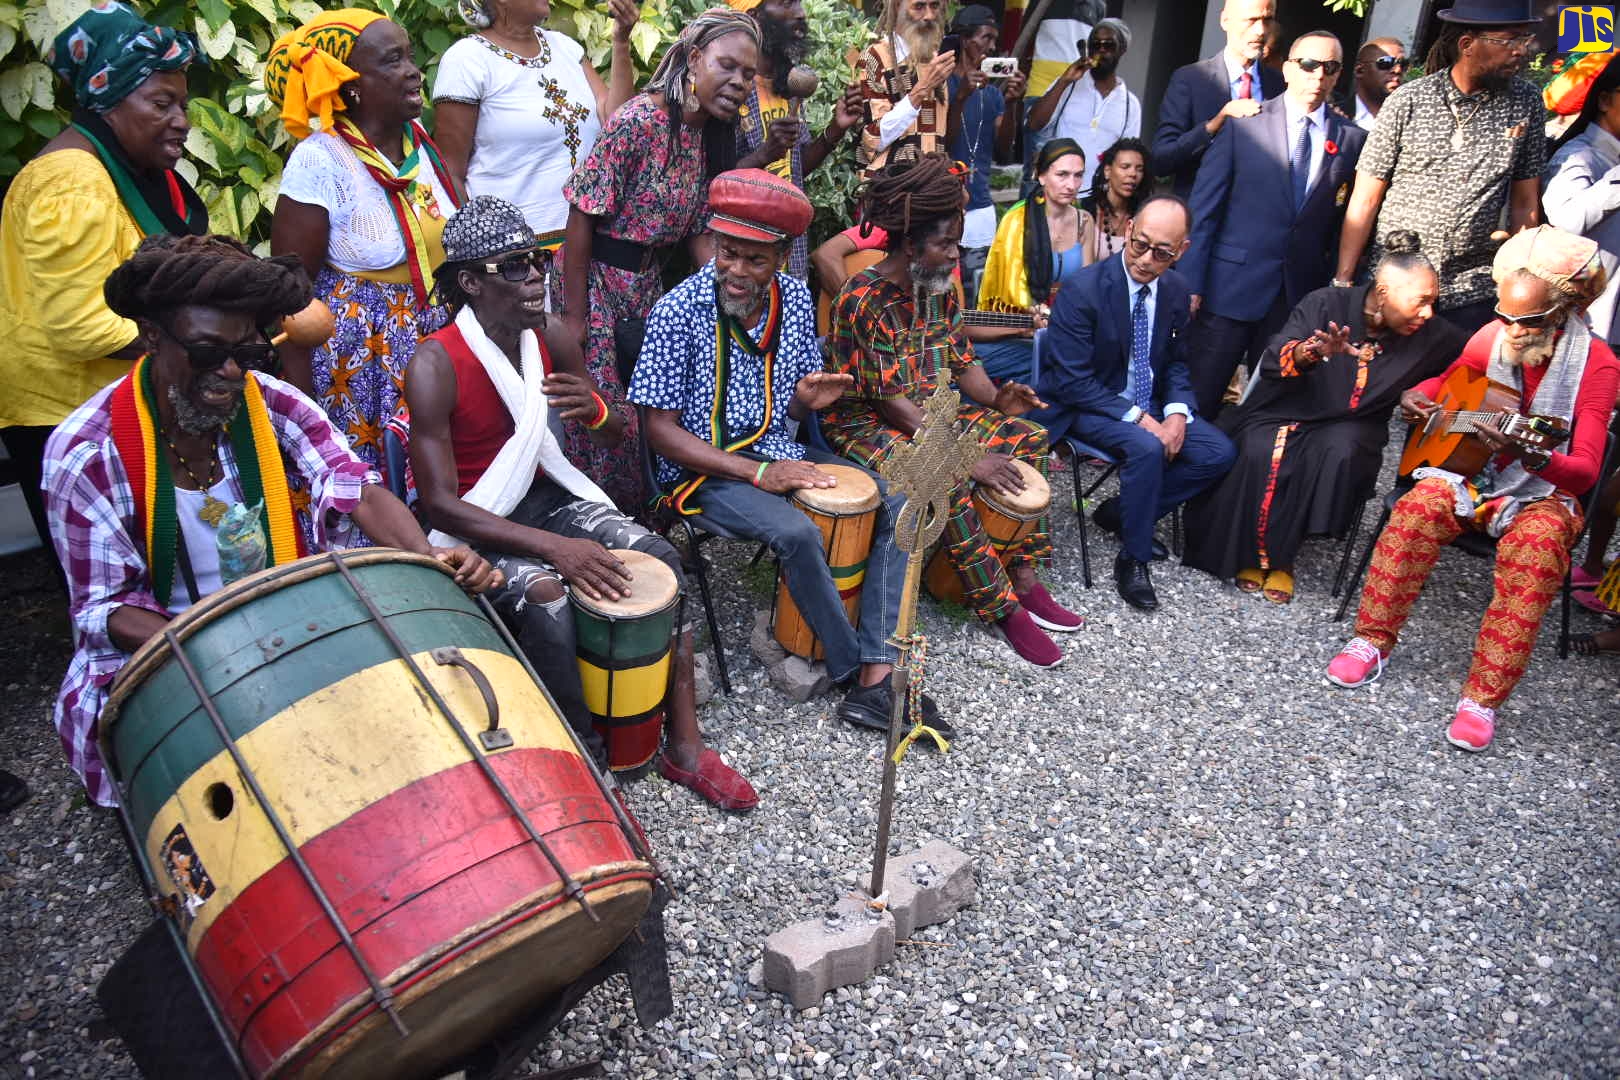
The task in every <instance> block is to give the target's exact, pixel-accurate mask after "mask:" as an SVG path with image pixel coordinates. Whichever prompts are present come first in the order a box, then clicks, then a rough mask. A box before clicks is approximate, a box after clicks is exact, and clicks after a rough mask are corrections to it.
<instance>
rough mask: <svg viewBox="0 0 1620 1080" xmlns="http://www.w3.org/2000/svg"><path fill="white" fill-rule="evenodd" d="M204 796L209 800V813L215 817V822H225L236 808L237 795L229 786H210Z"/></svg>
mask: <svg viewBox="0 0 1620 1080" xmlns="http://www.w3.org/2000/svg"><path fill="white" fill-rule="evenodd" d="M203 795H204V797H205V798H206V799H207V800H208V812H209V813H210V814H212V815H214V820H215V821H224V820H225V819H226V818H228V817H230V816H231V811H232V810H233V809H235V808H236V795H235V793H234V792H232V791H231V789H230V786H229V785H227V784H210V785H208V790H207V791H206V792H204V793H203Z"/></svg>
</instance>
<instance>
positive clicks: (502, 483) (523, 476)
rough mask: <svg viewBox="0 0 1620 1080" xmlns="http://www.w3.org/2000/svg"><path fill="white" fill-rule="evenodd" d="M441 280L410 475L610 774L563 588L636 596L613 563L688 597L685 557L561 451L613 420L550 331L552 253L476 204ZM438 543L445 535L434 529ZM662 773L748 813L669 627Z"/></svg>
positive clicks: (450, 236)
mask: <svg viewBox="0 0 1620 1080" xmlns="http://www.w3.org/2000/svg"><path fill="white" fill-rule="evenodd" d="M444 248H445V263H444V265H443V266H441V267H440V269H439V270H438V271H437V273H436V274H435V278H436V280H437V283H438V291H439V294H440V296H442V297H443V298H444V300H445V301H446V302H447V303H448V304H449V305H450V307H451V309H452V310H453V311H454V312H455V318H454V320H453V321H452V322H451V324H450V325H449V326H447V327H445V328H444V329H443V330H441V331H439V332H438V333H436V334H433V335H431V336H429V337H428V338H426V339H424V340H423V342H422V344H421V345H420V346H418V348H417V352H416V358H415V360H414V361H413V362H412V364H411V367H410V370H409V371H408V373H407V375H406V379H405V400H406V403H407V404H408V405H409V407H410V411H411V441H410V458H411V468H412V470H413V472H414V473H415V476H416V485H417V492H418V495H419V498H420V506H421V509H422V511H423V513H424V514H425V515H426V516H427V518H428V520H429V521H430V523H431V524H432V525H433V526H434V527H435V529H436V530H438V531H440V532H443V533H445V534H448V535H451V536H456V537H460V538H462V539H463V540H465V541H466V542H467V543H468V544H470V545H471V546H472V547H473V549H474V550H476V551H478V552H481V553H484V554H485V555H486V557H487V558H488V559H489V561H490V562H491V563H493V564H494V565H496V566H497V567H499V568H500V569H501V570H502V571H503V573H505V575H506V584H505V585H504V586H503V587H502V588H501V589H499V590H497V591H495V592H493V593H492V594H491V597H490V598H491V601H492V602H493V603H494V605H495V608H496V610H497V611H498V612H500V614H501V617H502V618H503V619H505V620H506V621H507V623H508V624H509V625H510V626H511V627H512V629H513V632H514V634H515V635H516V636H517V639H518V643H519V644H520V645H521V646H522V647H523V650H524V652H525V653H527V654H528V657H529V661H530V663H532V664H533V665H534V668H535V670H536V671H537V672H538V673H539V675H540V677H541V679H542V680H543V681H544V682H545V684H546V688H547V689H548V690H550V691H551V695H552V697H553V698H555V699H556V701H557V705H558V707H559V708H560V709H561V710H562V712H563V715H564V717H565V718H566V719H567V720H568V723H569V724H570V725H571V726H572V727H573V728H574V730H575V731H576V732H577V733H578V734H579V736H580V738H581V740H582V741H583V742H584V743H585V744H586V745H587V746H588V747H589V749H590V751H591V753H592V754H593V755H594V756H595V757H596V759H597V761H598V763H599V764H601V765H603V766H604V767H605V766H606V763H607V755H606V747H605V746H604V744H603V742H602V740H601V738H600V737H599V736H598V735H597V734H596V732H595V730H594V728H593V726H592V723H591V714H590V711H589V709H587V707H586V703H585V693H584V688H583V686H582V684H581V681H580V675H579V669H578V667H577V665H576V662H575V632H574V615H573V611H572V610H571V608H570V606H569V602H568V595H567V591H566V590H567V589H573V590H577V591H579V592H581V593H583V594H584V595H585V596H587V597H589V598H591V599H592V600H615V599H619V598H621V597H626V596H628V595H629V582H630V577H631V575H630V571H629V570H628V569H626V567H625V565H624V563H623V562H622V561H620V560H619V559H618V558H617V557H616V556H615V555H614V554H613V552H614V551H627V550H633V551H639V552H644V553H646V554H648V555H651V556H653V557H655V558H657V559H659V560H661V561H662V562H663V563H664V564H665V565H666V566H668V567H669V568H670V570H672V571H673V572H674V574H675V580H676V582H677V583H678V584H679V585H680V586H681V587H682V588H683V589H684V581H683V579H682V575H681V561H680V556H679V555H678V554H677V553H676V551H675V549H674V548H673V547H672V546H671V545H670V544H669V542H668V541H667V540H665V539H664V538H663V537H661V536H658V535H657V534H655V533H652V532H650V531H648V530H647V529H645V528H643V527H642V526H641V525H639V524H637V523H636V522H635V521H634V520H632V519H631V518H629V517H627V516H625V515H624V514H621V513H620V512H619V511H618V509H617V508H615V507H614V505H613V503H612V501H611V500H609V498H608V497H607V495H606V494H604V493H603V492H602V490H601V489H600V488H599V487H597V486H596V484H595V483H594V482H593V481H592V480H591V478H589V477H587V476H585V475H584V474H583V473H581V472H580V471H579V470H578V469H577V468H575V467H574V465H573V464H572V463H571V462H570V461H569V460H568V459H567V458H566V457H565V456H564V455H563V452H562V450H561V448H560V444H559V441H558V438H557V432H558V431H560V430H561V424H563V423H574V424H582V425H584V427H585V428H586V429H587V430H588V431H589V432H590V437H591V439H592V440H593V441H596V442H599V443H601V444H602V445H607V446H611V445H613V444H616V443H617V442H618V441H619V440H620V439H621V438H622V437H623V435H624V432H623V430H622V428H621V426H620V422H619V419H618V417H617V415H615V414H614V413H613V412H612V410H610V409H608V408H607V407H606V405H605V404H604V403H603V401H602V398H601V396H600V395H599V394H598V393H597V392H596V387H595V384H594V382H593V381H592V379H591V376H590V375H589V374H588V373H587V371H586V368H585V361H584V357H583V355H582V354H581V353H580V350H579V344H578V342H577V341H575V340H572V339H571V338H570V336H569V335H568V334H567V333H566V331H565V330H564V329H563V327H562V325H561V323H560V322H551V323H549V324H548V322H547V319H546V298H547V292H548V285H549V274H550V254H549V253H548V252H546V251H543V250H541V249H540V247H539V246H538V244H537V243H536V240H535V236H534V233H533V232H532V231H531V230H530V228H529V226H528V224H527V223H526V222H525V221H524V218H523V214H522V212H521V211H520V210H518V208H517V207H515V206H513V205H512V204H510V203H508V202H506V201H504V200H502V199H498V198H494V197H492V196H487V195H486V196H479V197H478V198H475V199H473V200H471V201H470V202H468V203H467V204H466V205H465V206H463V207H462V208H461V209H460V210H458V211H457V212H456V213H455V214H454V215H452V216H451V218H450V220H449V222H448V223H446V225H445V230H444ZM435 535H438V533H437V532H436V533H435ZM677 639H678V640H677V646H676V649H675V656H674V678H673V680H672V685H671V687H670V690H669V696H668V698H667V700H666V702H665V715H666V716H667V717H668V721H667V724H666V741H665V744H664V748H663V752H662V753H661V755H660V756H659V766H658V767H659V771H660V772H661V773H662V774H663V775H664V776H665V777H667V778H669V779H671V780H673V781H675V782H676V783H679V784H683V785H685V786H686V787H689V788H691V789H692V790H693V791H696V792H697V793H698V794H700V795H702V796H703V797H704V798H705V799H707V800H708V801H710V802H711V803H713V804H714V805H716V806H718V807H720V808H721V809H725V810H750V809H752V808H753V807H754V806H756V805H757V804H758V802H759V797H758V796H757V795H756V794H755V793H754V789H753V788H752V787H751V786H750V785H749V783H748V781H747V780H745V779H743V777H742V776H741V775H739V774H738V773H737V772H736V771H735V770H733V769H732V768H731V767H730V766H728V765H726V764H725V762H723V761H722V760H721V759H720V755H719V754H717V753H716V752H715V751H713V750H711V749H709V748H707V747H706V746H705V745H704V743H703V737H702V734H701V733H700V732H699V730H698V723H697V705H696V702H695V700H694V697H693V679H692V634H691V632H690V631H689V630H688V629H686V628H685V627H682V628H679V629H678V630H677Z"/></svg>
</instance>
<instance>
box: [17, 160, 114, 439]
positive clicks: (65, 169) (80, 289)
mask: <svg viewBox="0 0 1620 1080" xmlns="http://www.w3.org/2000/svg"><path fill="white" fill-rule="evenodd" d="M140 242H141V231H140V229H139V228H138V227H137V226H136V224H135V219H134V218H132V217H130V215H129V211H127V210H125V209H124V204H123V202H122V201H121V200H120V199H119V198H118V191H117V189H115V188H114V187H113V182H112V177H111V176H109V175H108V174H107V170H106V169H105V168H103V167H102V164H101V162H100V160H98V159H97V158H96V156H95V155H94V154H92V153H89V152H87V151H84V150H57V151H53V152H52V153H49V154H45V155H44V156H42V157H37V158H35V159H34V160H33V161H30V162H29V163H28V164H27V165H25V166H23V169H22V171H21V172H19V173H18V174H17V177H16V179H15V180H13V181H12V183H11V189H10V190H9V191H8V192H7V193H6V201H5V208H4V212H3V213H0V327H4V328H5V332H6V334H7V335H8V340H7V341H6V347H5V348H4V349H0V427H10V426H12V425H29V426H45V425H51V426H54V425H56V424H59V423H61V422H62V421H63V420H64V419H66V418H67V415H68V413H70V412H72V411H73V410H74V409H76V408H78V407H79V406H80V405H81V404H83V403H84V402H85V401H86V400H87V399H88V398H89V397H90V396H91V395H92V394H94V393H95V392H96V391H97V390H100V389H101V388H102V387H104V386H106V385H107V384H108V383H111V382H112V381H113V380H115V379H117V378H118V377H119V376H121V375H123V374H124V373H125V372H127V371H128V370H129V361H127V360H113V359H110V358H109V357H108V354H109V353H113V352H117V351H118V350H119V349H122V348H123V347H124V346H126V345H128V344H129V343H130V342H131V341H132V340H134V338H135V333H136V329H135V323H134V322H132V321H131V320H129V319H125V318H122V317H120V316H118V315H114V314H113V313H112V311H111V310H110V309H109V308H108V307H107V302H106V301H105V300H104V299H103V298H102V295H101V286H102V283H103V282H105V281H106V280H107V275H108V274H110V273H112V271H113V269H114V268H115V267H116V266H118V264H120V263H122V262H123V261H124V260H125V259H127V258H129V257H130V255H132V254H134V252H135V248H136V246H137V245H139V244H140Z"/></svg>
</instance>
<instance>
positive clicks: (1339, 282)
mask: <svg viewBox="0 0 1620 1080" xmlns="http://www.w3.org/2000/svg"><path fill="white" fill-rule="evenodd" d="M1317 280H1321V279H1320V278H1318V279H1317ZM1355 285H1356V283H1355V282H1353V281H1346V280H1345V279H1344V278H1334V279H1333V287H1334V288H1335V289H1353V288H1355Z"/></svg>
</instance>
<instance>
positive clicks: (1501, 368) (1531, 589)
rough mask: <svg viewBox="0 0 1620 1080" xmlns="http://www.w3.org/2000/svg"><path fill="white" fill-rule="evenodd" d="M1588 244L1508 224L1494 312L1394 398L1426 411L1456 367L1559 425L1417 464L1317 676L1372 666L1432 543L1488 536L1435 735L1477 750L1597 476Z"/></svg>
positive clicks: (1487, 737)
mask: <svg viewBox="0 0 1620 1080" xmlns="http://www.w3.org/2000/svg"><path fill="white" fill-rule="evenodd" d="M1597 251H1598V248H1597V245H1596V244H1595V243H1593V242H1592V241H1590V240H1587V239H1584V238H1582V237H1579V236H1575V235H1573V234H1571V233H1566V232H1563V231H1561V230H1559V229H1554V228H1552V227H1550V226H1541V227H1539V228H1537V229H1533V230H1526V231H1524V232H1520V233H1519V234H1518V235H1517V236H1515V237H1513V238H1512V239H1511V240H1509V241H1508V242H1507V243H1505V244H1503V245H1502V247H1501V249H1500V250H1499V251H1498V252H1497V255H1496V261H1495V264H1494V266H1493V268H1492V272H1493V276H1494V277H1495V279H1496V283H1497V304H1496V314H1497V318H1496V319H1494V320H1493V321H1492V322H1490V323H1488V324H1487V325H1486V326H1484V327H1483V328H1482V329H1480V331H1479V332H1478V333H1476V334H1475V335H1474V336H1473V338H1472V339H1471V340H1470V341H1469V342H1468V345H1467V347H1466V348H1465V349H1464V350H1463V353H1462V355H1461V356H1459V357H1458V358H1457V359H1456V360H1455V361H1453V363H1452V365H1451V367H1450V368H1449V369H1447V371H1446V372H1445V374H1444V375H1442V376H1437V377H1436V378H1433V379H1430V380H1428V381H1426V382H1423V383H1420V384H1418V385H1417V386H1415V387H1413V388H1412V389H1411V390H1408V391H1407V392H1406V393H1405V394H1404V395H1402V398H1401V411H1402V414H1403V415H1404V416H1405V417H1406V419H1407V420H1409V421H1412V422H1417V421H1420V420H1427V419H1428V418H1429V417H1430V416H1431V415H1432V414H1433V413H1434V412H1435V411H1436V410H1438V409H1439V408H1440V407H1441V406H1439V405H1438V404H1436V403H1435V402H1434V400H1432V398H1433V396H1434V395H1435V394H1436V393H1438V392H1439V387H1440V385H1441V383H1442V382H1443V381H1444V380H1445V379H1446V378H1448V377H1449V376H1451V374H1452V373H1453V372H1454V371H1456V370H1457V369H1458V368H1459V367H1461V366H1467V367H1471V368H1473V369H1474V370H1476V371H1478V372H1481V373H1484V374H1486V375H1488V376H1489V377H1490V378H1491V379H1492V380H1493V381H1494V382H1497V383H1501V384H1505V385H1507V386H1511V387H1514V388H1516V389H1517V390H1518V391H1519V394H1520V401H1521V407H1520V411H1522V412H1524V413H1531V414H1536V415H1540V416H1545V417H1550V418H1553V419H1556V420H1557V421H1560V422H1561V424H1562V426H1564V427H1566V428H1572V429H1573V435H1572V436H1571V438H1570V441H1569V443H1568V444H1567V445H1566V446H1565V447H1564V449H1563V450H1561V451H1554V452H1551V453H1547V452H1545V451H1540V450H1527V449H1526V448H1525V446H1524V445H1523V444H1521V443H1519V442H1516V441H1514V440H1512V439H1509V438H1507V437H1506V436H1505V435H1504V434H1503V424H1502V422H1501V421H1496V422H1494V423H1485V424H1482V425H1481V426H1479V427H1476V428H1475V429H1474V435H1473V437H1475V438H1478V439H1479V440H1481V441H1482V442H1484V443H1485V444H1486V445H1487V446H1488V447H1489V448H1490V450H1491V451H1492V453H1491V456H1490V460H1489V462H1488V463H1487V464H1486V466H1485V467H1484V469H1483V470H1481V471H1480V472H1479V473H1478V474H1476V475H1474V476H1471V477H1462V476H1458V475H1457V474H1455V473H1451V472H1447V471H1445V470H1444V469H1436V468H1420V469H1418V470H1416V471H1415V472H1414V473H1413V474H1412V476H1413V478H1414V479H1416V480H1417V483H1416V484H1415V485H1414V486H1413V487H1412V489H1411V490H1410V491H1408V492H1407V493H1406V494H1405V495H1403V496H1402V497H1401V498H1400V500H1399V501H1398V502H1396V504H1395V508H1394V510H1393V512H1392V513H1391V515H1390V519H1389V524H1388V525H1386V526H1385V527H1384V531H1383V533H1382V534H1380V535H1379V537H1378V542H1377V544H1376V546H1375V547H1374V549H1373V557H1372V563H1371V565H1370V566H1369V567H1368V570H1367V582H1366V586H1365V587H1364V588H1363V589H1362V593H1361V608H1360V611H1359V613H1358V614H1357V616H1356V636H1355V637H1354V638H1352V639H1351V640H1350V642H1349V643H1348V644H1346V645H1345V647H1344V649H1343V650H1342V651H1341V652H1340V653H1339V654H1338V656H1336V657H1334V658H1333V661H1332V662H1331V663H1330V664H1329V665H1328V669H1327V677H1328V680H1329V681H1330V682H1332V683H1334V684H1335V685H1338V686H1343V687H1356V686H1361V685H1363V684H1364V683H1368V682H1371V681H1373V680H1374V679H1376V678H1378V676H1379V675H1381V674H1383V669H1384V661H1385V660H1386V659H1387V658H1388V657H1389V654H1390V652H1391V651H1392V650H1393V649H1394V647H1395V641H1396V639H1397V637H1398V636H1399V634H1400V631H1401V627H1402V626H1403V625H1404V624H1405V622H1406V617H1407V614H1408V613H1409V612H1410V611H1411V608H1412V603H1413V602H1414V601H1415V600H1416V599H1417V597H1418V593H1419V592H1421V591H1422V589H1423V584H1424V581H1425V580H1426V579H1427V578H1428V576H1429V571H1430V570H1432V569H1433V568H1434V564H1435V561H1436V560H1437V559H1438V558H1439V555H1440V548H1441V546H1442V545H1444V544H1447V543H1450V542H1451V541H1452V540H1454V539H1456V538H1457V537H1458V536H1459V535H1461V534H1462V532H1463V530H1464V529H1474V530H1478V531H1482V532H1485V533H1487V534H1489V535H1491V536H1494V537H1496V538H1497V541H1498V542H1497V546H1496V568H1495V588H1494V591H1493V593H1492V596H1491V603H1490V606H1489V607H1488V608H1487V609H1486V611H1485V619H1484V622H1483V623H1482V624H1481V626H1480V630H1479V635H1478V637H1477V638H1476V639H1475V642H1474V655H1473V663H1472V664H1471V666H1470V668H1469V671H1468V678H1467V680H1466V681H1465V682H1464V683H1463V686H1462V694H1461V700H1459V701H1458V703H1457V711H1456V715H1455V717H1454V718H1453V719H1452V722H1451V726H1450V728H1449V729H1448V730H1447V732H1446V738H1447V740H1448V741H1449V742H1450V743H1451V744H1452V745H1453V746H1457V747H1460V748H1461V749H1464V750H1475V751H1478V750H1484V749H1485V748H1486V747H1488V746H1490V744H1491V738H1492V736H1493V735H1494V733H1495V727H1496V710H1497V708H1498V707H1499V706H1500V705H1501V704H1502V702H1503V701H1505V700H1506V699H1507V696H1508V695H1509V694H1510V693H1512V691H1513V688H1514V686H1516V685H1517V684H1518V682H1519V679H1520V678H1521V677H1523V675H1524V672H1525V669H1526V667H1528V665H1529V662H1530V653H1531V650H1532V649H1533V648H1534V646H1535V642H1536V635H1537V633H1538V632H1539V630H1540V628H1541V620H1542V617H1543V616H1544V615H1545V614H1546V612H1547V608H1548V607H1549V606H1550V605H1551V603H1552V599H1553V597H1554V596H1555V595H1557V592H1558V588H1559V586H1560V584H1561V583H1562V582H1563V579H1564V573H1565V571H1566V570H1567V569H1568V567H1569V560H1570V548H1571V547H1573V546H1574V544H1575V541H1576V539H1577V538H1578V536H1579V534H1580V529H1581V511H1580V507H1579V506H1578V504H1577V503H1576V499H1577V498H1578V497H1580V496H1581V495H1583V494H1585V493H1586V492H1587V491H1588V490H1590V489H1591V487H1592V485H1593V484H1594V483H1596V482H1597V479H1598V471H1599V470H1600V469H1601V467H1602V460H1603V453H1604V447H1605V444H1606V437H1607V429H1608V426H1609V417H1610V414H1611V413H1612V411H1613V408H1614V403H1615V394H1616V390H1617V389H1620V364H1617V363H1616V361H1615V357H1614V354H1613V353H1612V352H1610V350H1609V346H1608V345H1607V344H1605V343H1604V342H1603V341H1602V340H1601V339H1600V338H1598V337H1597V336H1596V335H1594V334H1592V333H1591V332H1590V330H1589V329H1588V327H1587V324H1586V321H1585V319H1584V318H1583V317H1582V314H1581V312H1582V311H1583V310H1584V308H1585V307H1586V305H1587V304H1588V303H1590V302H1591V300H1593V299H1594V298H1595V297H1596V296H1597V295H1598V294H1599V293H1600V292H1602V290H1603V284H1604V273H1603V270H1602V268H1601V266H1600V265H1599V263H1598V259H1597Z"/></svg>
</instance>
